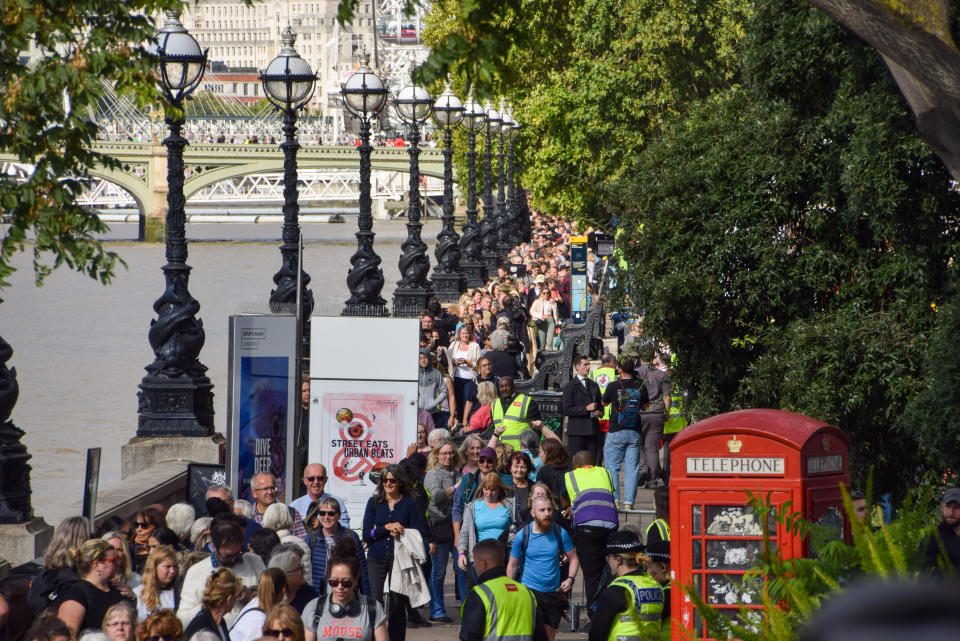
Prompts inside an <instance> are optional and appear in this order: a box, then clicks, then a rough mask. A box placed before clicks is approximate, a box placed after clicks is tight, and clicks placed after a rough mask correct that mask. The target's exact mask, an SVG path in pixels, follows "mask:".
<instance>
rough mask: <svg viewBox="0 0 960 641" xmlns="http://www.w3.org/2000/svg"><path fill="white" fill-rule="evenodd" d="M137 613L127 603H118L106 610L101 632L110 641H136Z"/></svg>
mask: <svg viewBox="0 0 960 641" xmlns="http://www.w3.org/2000/svg"><path fill="white" fill-rule="evenodd" d="M136 627H137V613H136V611H134V609H133V605H131V604H130V602H129V601H120V602H118V603H114V604H113V605H111V606H110V607H109V608H107V613H106V614H104V615H103V626H102V627H101V630H103V633H104V634H106V635H107V638H108V639H110V641H136V639H135V637H134V636H133V631H134V630H135V629H136Z"/></svg>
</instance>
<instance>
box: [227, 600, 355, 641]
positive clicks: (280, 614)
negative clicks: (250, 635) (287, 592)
mask: <svg viewBox="0 0 960 641" xmlns="http://www.w3.org/2000/svg"><path fill="white" fill-rule="evenodd" d="M260 632H261V634H260V636H263V637H269V638H271V639H277V640H278V641H304V632H303V619H301V618H300V613H299V612H297V610H296V608H294V607H293V606H290V605H287V604H285V603H281V604H278V605H275V606H273V607H272V608H271V609H270V611H269V612H267V615H266V619H265V620H264V622H263V628H261V630H260ZM345 636H347V635H346V634H338V635H337V637H336V638H340V637H345ZM231 641H232V639H231Z"/></svg>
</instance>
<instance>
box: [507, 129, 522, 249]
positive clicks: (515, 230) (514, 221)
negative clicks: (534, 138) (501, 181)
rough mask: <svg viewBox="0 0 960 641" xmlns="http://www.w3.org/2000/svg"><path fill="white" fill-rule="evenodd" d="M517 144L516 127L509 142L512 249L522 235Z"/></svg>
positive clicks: (509, 199)
mask: <svg viewBox="0 0 960 641" xmlns="http://www.w3.org/2000/svg"><path fill="white" fill-rule="evenodd" d="M515 142H516V125H514V126H513V127H512V128H511V130H510V137H509V142H508V144H507V215H508V220H509V227H508V229H509V234H508V238H509V241H510V246H511V247H516V246H517V245H519V244H520V242H521V239H522V234H521V231H520V227H521V222H520V209H519V207H518V203H517V183H516V182H515V180H514V174H513V169H514V167H513V148H514V143H515Z"/></svg>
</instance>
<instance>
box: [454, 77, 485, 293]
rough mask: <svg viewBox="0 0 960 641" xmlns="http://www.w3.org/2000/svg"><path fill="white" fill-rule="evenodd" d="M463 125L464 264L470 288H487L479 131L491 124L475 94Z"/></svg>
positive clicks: (462, 232)
mask: <svg viewBox="0 0 960 641" xmlns="http://www.w3.org/2000/svg"><path fill="white" fill-rule="evenodd" d="M461 122H462V123H463V126H464V127H465V128H466V130H467V212H466V213H467V222H466V223H464V225H463V229H462V230H461V236H460V254H461V260H460V266H461V268H462V269H463V272H464V275H465V276H466V278H467V287H470V288H474V287H483V284H484V283H485V282H486V280H487V270H486V266H485V265H484V264H483V262H482V261H481V260H480V250H481V248H482V247H481V236H480V225H479V224H478V223H477V132H478V131H479V130H481V129H483V128H484V127H485V126H486V124H487V112H486V111H485V110H484V109H483V106H482V105H480V104H479V103H477V102H475V101H474V99H473V94H471V95H470V97H469V98H467V104H466V105H465V106H464V111H463V119H462V120H461Z"/></svg>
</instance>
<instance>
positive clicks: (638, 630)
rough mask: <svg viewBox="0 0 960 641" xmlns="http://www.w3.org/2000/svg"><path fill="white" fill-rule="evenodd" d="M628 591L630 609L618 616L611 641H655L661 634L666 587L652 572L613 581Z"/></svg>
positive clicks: (613, 584)
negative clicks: (656, 579) (664, 588)
mask: <svg viewBox="0 0 960 641" xmlns="http://www.w3.org/2000/svg"><path fill="white" fill-rule="evenodd" d="M613 586H619V587H620V588H622V589H624V590H626V591H627V609H626V610H624V611H623V612H621V613H619V614H618V615H617V617H616V619H614V622H613V626H612V627H611V628H610V634H609V635H607V641H653V640H655V639H658V638H659V636H660V628H661V618H662V617H663V589H662V588H661V587H660V584H659V583H657V582H656V581H655V580H654V579H653V578H652V577H651V576H650V575H649V574H627V575H625V576H621V577H618V578H616V579H614V580H613V581H611V582H610V586H609V587H608V588H607V589H608V590H609V589H611V588H612V587H613Z"/></svg>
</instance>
